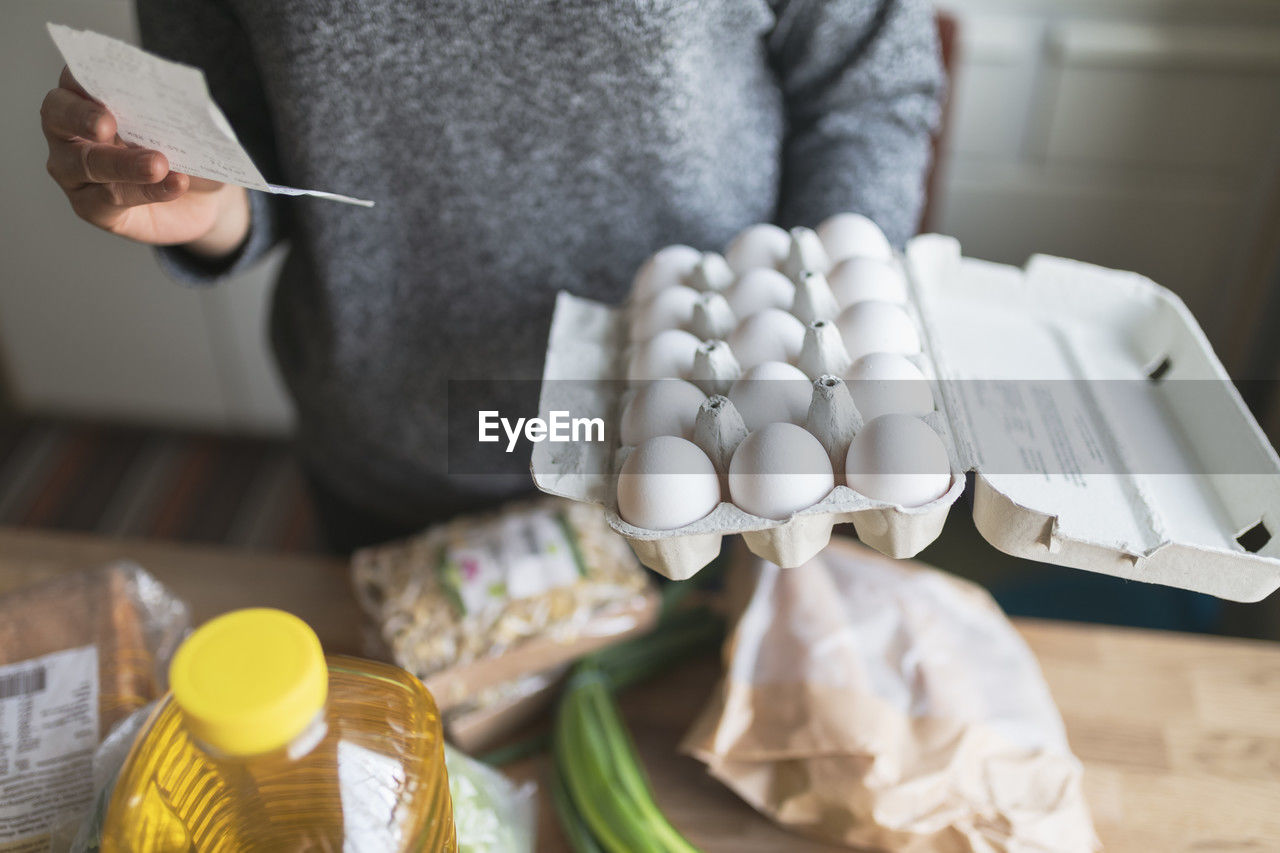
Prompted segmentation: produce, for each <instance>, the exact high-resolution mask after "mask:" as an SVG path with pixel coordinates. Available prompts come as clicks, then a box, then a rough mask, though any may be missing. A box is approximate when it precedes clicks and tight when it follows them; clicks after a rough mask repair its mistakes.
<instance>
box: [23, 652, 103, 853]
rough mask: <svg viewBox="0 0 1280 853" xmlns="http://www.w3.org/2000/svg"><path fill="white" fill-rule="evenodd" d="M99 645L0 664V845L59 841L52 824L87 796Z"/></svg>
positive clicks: (40, 845) (77, 809)
mask: <svg viewBox="0 0 1280 853" xmlns="http://www.w3.org/2000/svg"><path fill="white" fill-rule="evenodd" d="M97 745H98V648H97V646H92V645H90V646H81V647H79V648H75V649H63V650H62V651H60V652H53V653H51V654H47V655H41V656H40V657H35V658H28V659H27V660H23V661H17V662H15V663H11V664H6V665H0V853H8V851H14V853H17V851H24V853H25V852H26V851H36V850H53V849H55V848H57V849H65V845H62V846H61V847H59V846H58V845H56V844H54V843H53V841H52V836H51V834H50V833H51V832H52V830H53V828H54V827H55V826H56V825H57V824H58V822H59V821H65V820H67V819H68V817H69V816H73V817H74V819H75V820H77V821H78V820H79V817H80V816H81V815H83V814H84V813H85V812H87V811H88V809H89V804H90V803H91V802H92V801H93V750H94V748H95V747H96V746H97Z"/></svg>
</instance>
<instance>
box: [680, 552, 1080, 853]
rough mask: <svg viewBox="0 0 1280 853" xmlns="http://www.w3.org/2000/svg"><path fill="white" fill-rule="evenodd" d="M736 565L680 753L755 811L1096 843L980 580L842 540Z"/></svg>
mask: <svg viewBox="0 0 1280 853" xmlns="http://www.w3.org/2000/svg"><path fill="white" fill-rule="evenodd" d="M733 569H734V571H732V572H731V582H732V583H733V584H734V586H735V587H736V590H735V589H731V590H730V593H731V595H730V597H731V599H733V598H736V599H737V600H738V603H739V605H740V611H739V612H740V615H739V617H738V619H737V623H736V625H735V627H734V629H733V632H732V634H731V636H730V638H729V641H728V643H727V644H726V647H725V655H726V658H727V660H726V674H725V677H724V680H723V681H722V683H721V685H720V687H719V689H718V690H717V692H716V695H715V697H714V698H713V699H712V701H711V703H710V704H709V706H708V707H707V708H706V709H705V711H704V712H703V714H702V716H701V717H700V718H699V720H698V721H697V722H696V723H695V725H694V727H693V729H692V730H691V731H690V732H689V733H688V735H687V736H686V737H685V741H684V743H683V745H682V748H683V749H684V751H686V752H688V753H689V754H691V755H693V756H694V757H696V758H698V759H699V760H701V761H703V762H704V763H706V765H707V767H708V769H709V771H710V772H711V773H712V775H714V776H715V777H717V778H718V779H720V780H721V781H722V782H724V783H725V784H726V785H727V786H728V787H729V788H731V789H732V790H733V791H735V792H736V793H737V794H738V795H739V796H740V797H742V798H743V799H745V800H746V801H747V802H748V803H750V804H751V805H752V806H753V807H755V808H756V809H757V810H759V811H761V812H762V813H764V814H766V815H768V816H769V817H771V818H773V819H774V820H776V821H777V822H779V823H780V824H783V825H785V826H789V827H792V828H794V829H796V830H797V831H800V832H803V833H805V834H808V835H812V836H815V837H818V838H821V839H823V840H826V841H831V842H836V843H843V844H848V845H853V846H859V847H869V848H875V849H884V850H894V851H948V853H950V851H982V853H986V851H993V853H994V852H995V851H1063V852H1064V853H1066V851H1071V853H1079V851H1091V850H1095V849H1098V847H1099V844H1098V841H1097V837H1096V835H1095V834H1094V831H1093V825H1092V821H1091V820H1090V817H1089V812H1088V807H1087V805H1086V803H1085V799H1084V794H1083V792H1082V789H1081V773H1082V768H1081V766H1080V763H1079V761H1077V760H1076V758H1075V757H1074V756H1073V755H1072V754H1071V751H1070V749H1069V747H1068V745H1067V740H1066V734H1065V731H1064V729H1063V725H1062V720H1061V717H1060V716H1059V715H1058V711H1057V708H1056V707H1055V706H1054V704H1053V699H1052V698H1051V696H1050V695H1049V690H1048V687H1047V686H1046V685H1045V682H1044V679H1043V677H1042V675H1041V674H1040V669H1039V666H1038V665H1037V663H1036V660H1035V658H1034V656H1033V655H1032V654H1031V651H1030V650H1029V649H1028V648H1027V646H1026V645H1025V643H1024V642H1023V641H1022V638H1021V637H1020V636H1019V635H1018V633H1017V632H1016V631H1015V630H1014V628H1013V626H1012V625H1011V624H1010V623H1009V621H1008V619H1006V618H1005V616H1004V614H1003V613H1002V612H1001V611H1000V609H999V608H998V607H997V606H996V604H995V602H994V601H993V600H992V599H991V598H990V597H989V596H988V595H987V594H986V592H984V591H983V590H981V589H980V588H978V587H976V586H974V585H973V584H970V583H967V582H964V581H960V580H957V579H955V578H952V577H950V576H948V575H945V574H943V573H942V572H939V571H936V570H933V569H929V568H927V567H924V566H922V565H920V564H914V563H908V562H900V561H894V560H890V559H888V558H885V557H883V556H880V555H878V554H875V553H873V552H872V551H870V550H869V549H866V548H864V547H862V546H860V545H856V544H853V543H851V542H848V541H840V540H833V541H832V545H831V546H830V547H828V548H827V549H826V551H824V552H823V553H822V554H821V555H820V556H819V557H818V558H816V559H814V560H813V561H811V562H809V563H807V564H805V565H803V566H801V567H799V568H795V569H779V568H778V567H777V566H774V565H773V564H771V563H767V562H765V561H763V560H759V559H758V558H754V557H746V558H745V559H743V560H740V561H739V562H738V564H737V565H736V566H734V567H733Z"/></svg>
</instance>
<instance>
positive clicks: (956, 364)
mask: <svg viewBox="0 0 1280 853" xmlns="http://www.w3.org/2000/svg"><path fill="white" fill-rule="evenodd" d="M900 260H901V262H902V263H903V265H904V269H905V271H906V273H907V278H908V282H909V285H910V294H911V300H910V306H909V309H908V310H909V313H912V314H913V318H914V319H915V321H916V323H917V325H918V327H919V329H920V331H921V340H922V348H923V353H922V355H921V357H920V358H919V359H917V360H916V363H917V366H919V367H921V369H922V370H923V372H924V373H925V375H926V376H927V377H928V378H929V379H930V380H931V382H933V384H934V399H935V404H936V406H937V410H936V411H935V412H933V413H932V414H931V415H928V416H926V417H925V418H924V420H925V421H926V422H927V423H929V425H930V426H931V427H933V428H934V430H935V431H937V432H938V433H939V434H940V435H941V436H942V437H943V439H944V442H945V443H946V445H947V447H948V453H949V454H950V456H951V460H952V479H951V488H950V489H949V490H948V491H947V493H946V494H945V495H943V496H942V497H940V498H938V499H937V500H935V501H932V502H931V503H928V504H925V505H923V506H919V507H909V508H907V507H900V506H894V505H891V504H886V503H884V502H880V501H874V500H871V499H869V498H866V497H865V496H862V495H859V494H857V493H856V492H854V491H852V490H851V489H849V488H848V487H846V486H843V485H838V486H837V487H836V488H835V489H834V490H833V491H832V492H831V493H830V494H829V495H828V496H827V497H826V498H825V499H824V500H822V501H821V502H820V503H818V504H816V505H814V506H811V507H809V508H807V509H805V510H802V511H800V512H798V513H796V514H795V515H793V516H791V517H790V518H788V519H785V520H781V521H775V520H770V519H764V518H759V517H756V516H752V515H749V514H748V513H746V512H743V511H742V510H741V509H739V508H738V507H736V506H734V505H733V504H731V503H728V502H727V500H726V501H725V502H722V503H721V504H720V505H719V506H718V507H717V508H716V509H715V510H714V511H713V512H712V513H711V514H710V515H708V516H706V517H704V518H702V519H700V520H698V521H696V522H694V523H692V524H689V525H687V526H685V527H682V528H679V529H676V530H662V531H656V530H646V529H642V528H638V527H635V526H633V525H630V524H628V523H627V522H625V521H624V520H622V519H621V518H620V517H619V516H618V515H617V512H616V509H617V507H616V498H615V489H616V476H617V470H618V468H619V467H620V459H621V458H622V457H623V456H625V452H626V450H625V449H623V448H620V447H619V446H618V436H617V424H618V420H619V414H620V411H621V406H622V404H623V400H624V397H625V385H626V384H625V383H624V382H619V381H617V380H618V379H619V378H620V377H624V376H625V375H626V350H627V348H628V342H627V333H626V328H627V324H626V322H625V309H623V308H617V307H612V306H608V305H604V304H601V303H598V302H593V301H590V300H585V299H581V298H578V297H575V296H572V295H570V294H568V293H561V294H560V295H559V298H558V301H557V304H556V311H555V316H554V319H553V322H552V327H551V332H550V338H549V343H548V351H547V360H546V366H545V369H544V374H543V378H544V384H543V393H542V400H541V406H540V408H541V411H542V412H543V413H544V415H545V413H547V412H549V411H553V410H567V411H570V412H572V413H573V415H574V416H575V417H578V416H587V417H601V418H603V420H604V422H605V424H606V436H605V439H606V440H605V441H604V442H582V443H575V444H553V443H549V442H544V443H540V444H537V445H535V446H534V452H533V463H532V470H533V476H534V480H535V482H536V484H537V485H538V487H539V488H540V489H542V490H543V491H546V492H549V493H551V494H557V495H562V496H564V497H568V498H572V499H575V500H581V501H588V502H591V503H596V504H600V505H602V506H604V507H606V509H607V510H608V518H609V523H610V525H611V526H612V527H613V528H614V529H615V530H617V531H618V532H619V533H621V534H622V535H623V536H625V537H626V538H627V539H628V541H629V542H630V543H631V545H632V547H633V548H634V550H635V551H636V554H637V555H638V556H639V558H640V559H641V561H642V562H644V563H645V565H647V566H649V567H650V568H653V569H654V570H656V571H658V572H659V573H661V574H663V575H666V576H667V577H669V578H672V579H676V580H680V579H684V578H688V577H690V576H692V575H693V574H695V573H696V572H697V571H698V570H699V569H700V568H702V566H704V565H706V564H707V563H708V562H709V561H710V560H711V559H713V558H714V557H715V556H716V555H717V554H718V553H719V551H720V546H721V540H722V538H723V537H724V536H725V535H729V534H736V533H740V534H742V535H743V539H744V541H745V543H746V544H747V546H748V547H749V548H750V549H751V550H752V551H753V552H754V553H755V554H757V555H759V556H761V557H763V558H765V559H767V560H770V561H771V562H774V563H776V564H778V565H780V566H782V567H793V566H796V565H799V564H801V563H803V562H805V561H807V560H808V559H810V558H811V557H812V556H814V555H815V554H816V553H817V552H819V551H820V550H822V548H823V547H825V546H826V544H827V542H828V540H829V538H830V535H831V529H832V526H833V525H835V524H837V523H844V522H849V523H852V524H853V525H854V527H855V528H856V530H857V532H858V536H859V538H861V539H862V540H863V541H864V542H865V543H867V544H868V545H870V546H872V547H874V548H876V549H877V550H879V551H881V552H882V553H884V554H886V555H889V556H892V557H907V556H912V555H914V554H916V553H918V552H919V551H920V550H922V549H923V548H924V547H925V546H927V545H928V544H929V543H931V542H932V541H933V540H934V539H935V538H937V536H938V534H939V533H940V532H941V530H942V526H943V523H944V522H945V520H946V516H947V513H948V512H949V511H950V508H951V505H952V504H953V503H954V502H955V501H956V499H957V498H958V497H959V496H960V493H961V491H962V490H963V489H964V484H965V477H964V473H965V472H973V473H974V475H975V477H974V481H975V490H974V509H973V512H974V518H975V522H976V525H977V527H978V530H979V532H980V533H981V534H982V535H983V536H984V537H985V538H986V539H987V540H988V541H989V542H991V543H992V544H993V545H994V546H995V547H997V548H998V549H1000V550H1001V551H1004V552H1006V553H1010V554H1013V555H1015V556H1021V557H1026V558H1029V559H1034V560H1040V561H1043V562H1050V563H1055V564H1059V565H1064V566H1071V567H1074V568H1080V569H1085V570H1090V571H1096V572H1101V573H1105V574H1110V575H1115V576H1118V577H1123V578H1128V579H1132V580H1142V581H1147V582H1153V583H1160V584H1165V585H1169V586H1175V587H1180V588H1185V589H1190V590H1196V591H1199V592H1205V593H1209V594H1212V595H1216V596H1219V597H1222V598H1228V599H1232V600H1237V601H1256V600H1259V599H1261V598H1263V597H1265V596H1266V595H1268V594H1270V593H1271V592H1272V591H1274V590H1275V589H1276V587H1277V586H1280V536H1276V535H1273V534H1275V533H1280V460H1277V457H1276V454H1275V451H1274V450H1273V449H1272V447H1271V445H1270V443H1269V442H1268V441H1267V439H1266V438H1265V436H1264V435H1263V434H1262V432H1261V430H1260V429H1259V427H1258V426H1257V423H1256V422H1255V421H1254V419H1253V417H1252V416H1251V415H1250V413H1249V412H1248V410H1247V408H1246V407H1245V406H1244V404H1243V401H1242V400H1241V399H1240V397H1239V395H1238V393H1236V391H1235V388H1234V387H1233V386H1232V385H1231V383H1230V380H1229V378H1228V377H1227V374H1226V371H1225V370H1224V369H1223V367H1222V365H1221V363H1220V362H1219V361H1218V360H1217V358H1216V356H1214V354H1213V351H1212V348H1211V347H1210V346H1209V344H1208V341H1207V340H1206V339H1205V337H1204V334H1203V333H1202V332H1201V330H1200V328H1199V327H1198V325H1197V324H1196V322H1195V320H1194V319H1193V318H1192V317H1191V315H1190V313H1189V312H1188V311H1187V309H1186V308H1185V306H1184V305H1183V304H1182V302H1181V301H1180V300H1179V299H1178V298H1177V297H1176V296H1174V295H1173V294H1172V293H1170V292H1169V291H1167V290H1165V289H1164V288H1161V287H1159V286H1158V285H1156V284H1155V283H1153V282H1151V281H1150V280H1148V279H1146V278H1144V277H1142V276H1139V275H1137V274H1134V273H1128V272H1120V271H1116V270H1108V269H1104V268H1101V267H1096V266H1093V265H1089V264H1084V263H1080V262H1076V261H1070V260H1066V259H1062V258H1053V257H1049V256H1036V257H1034V258H1032V259H1031V261H1030V262H1029V263H1028V264H1027V266H1026V268H1025V269H1021V268H1018V267H1012V266H1007V265H1001V264H992V263H988V262H984V261H978V260H973V259H968V258H964V257H962V255H961V252H960V246H959V244H958V242H957V241H955V240H954V239H952V238H949V237H943V236H940V235H924V236H921V237H917V238H915V239H914V240H912V241H911V242H910V243H909V244H908V246H907V248H906V251H905V253H904V255H903V257H902V258H901V259H900ZM1166 379H1203V380H1210V382H1208V383H1207V384H1205V385H1204V386H1203V388H1202V389H1201V390H1200V391H1198V393H1197V394H1196V395H1195V397H1194V404H1192V403H1189V402H1187V400H1186V399H1185V398H1186V397H1187V395H1185V394H1183V395H1179V394H1177V393H1174V391H1173V390H1170V389H1172V388H1173V386H1174V385H1176V384H1177V383H1165V382H1162V380H1166ZM561 380H577V381H573V382H565V381H561ZM1097 380H1120V382H1118V383H1111V384H1110V385H1109V383H1108V382H1106V381H1101V382H1099V381H1097ZM999 382H1005V383H1006V384H1005V385H1003V386H1000V387H999V388H998V389H995V386H993V385H992V383H999ZM1037 383H1040V384H1037ZM1112 386H1114V387H1117V388H1121V389H1123V390H1124V397H1123V399H1108V394H1109V393H1110V392H1109V387H1112ZM1135 388H1136V389H1140V390H1141V393H1137V394H1135V393H1134V389H1135ZM993 389H995V390H993ZM1020 394H1021V395H1024V397H1025V395H1031V396H1032V397H1033V398H1035V397H1037V395H1048V396H1049V397H1051V398H1052V399H1051V403H1052V405H1049V406H1047V407H1042V410H1037V409H1036V408H1035V406H1028V400H1027V399H1025V398H1019V396H1018V395H1020ZM1206 401H1207V402H1206ZM1121 410H1123V412H1122V411H1121ZM1028 413H1030V414H1028ZM1153 447H1154V448H1157V449H1159V451H1160V452H1162V453H1165V454H1167V455H1168V456H1169V457H1170V458H1172V459H1173V460H1174V462H1175V463H1176V464H1175V465H1173V466H1172V467H1170V468H1169V469H1168V471H1171V472H1172V473H1169V472H1166V470H1165V469H1161V468H1159V467H1156V468H1150V467H1149V466H1147V464H1146V463H1147V460H1148V458H1149V456H1150V453H1151V452H1152V450H1151V448H1153ZM1222 447H1231V448H1233V450H1232V452H1233V453H1234V454H1235V456H1234V459H1235V460H1236V462H1235V463H1234V464H1233V465H1232V466H1228V468H1229V470H1215V468H1214V463H1213V461H1212V460H1213V459H1214V457H1215V451H1216V449H1217V448H1222ZM1011 452H1012V453H1015V454H1022V455H1024V456H1028V455H1029V456H1031V457H1035V456H1036V455H1037V454H1039V455H1041V456H1046V457H1051V458H1053V459H1054V461H1055V466H1051V467H1050V469H1049V470H1046V471H1044V472H1039V473H1036V472H1028V471H1011V470H1009V468H1008V466H1007V465H1003V464H1001V463H1000V461H999V460H1001V459H1005V458H1007V455H1008V454H1009V453H1011ZM1090 454H1093V455H1095V456H1100V457H1102V458H1103V459H1104V461H1105V465H1103V466H1102V467H1104V468H1105V469H1106V472H1105V473H1098V472H1097V471H1098V469H1097V466H1095V467H1094V468H1092V469H1091V468H1089V466H1088V465H1087V464H1084V465H1082V467H1081V470H1080V471H1073V470H1070V468H1071V465H1072V464H1074V460H1076V458H1077V457H1083V456H1088V455H1090ZM1241 458H1244V459H1247V460H1248V465H1247V469H1245V470H1242V469H1241V468H1240V464H1239V461H1238V460H1239V459H1241ZM1059 467H1060V468H1061V470H1058V468H1059ZM726 498H727V495H726Z"/></svg>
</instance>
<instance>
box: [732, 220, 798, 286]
mask: <svg viewBox="0 0 1280 853" xmlns="http://www.w3.org/2000/svg"><path fill="white" fill-rule="evenodd" d="M790 248H791V235H789V234H788V233H787V232H786V231H783V230H782V229H781V228H779V227H778V226H777V225H768V224H764V223H762V224H760V225H751V226H749V227H747V228H744V229H742V230H741V231H739V232H738V236H736V237H734V238H733V239H732V240H730V241H729V245H728V246H726V247H725V250H724V259H725V260H726V261H728V262H729V268H730V269H732V270H733V271H734V272H735V273H737V274H738V275H742V274H743V273H745V272H747V271H749V270H754V269H760V268H766V269H777V268H778V267H780V266H782V262H783V261H785V260H786V259H787V251H788V249H790Z"/></svg>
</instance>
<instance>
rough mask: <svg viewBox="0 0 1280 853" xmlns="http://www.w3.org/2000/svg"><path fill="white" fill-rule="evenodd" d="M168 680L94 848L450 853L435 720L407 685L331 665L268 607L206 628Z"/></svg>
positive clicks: (360, 668)
mask: <svg viewBox="0 0 1280 853" xmlns="http://www.w3.org/2000/svg"><path fill="white" fill-rule="evenodd" d="M169 675H170V677H169V680H170V688H171V692H170V693H169V695H167V696H166V697H165V698H164V699H163V700H161V702H160V704H159V706H158V707H157V709H156V711H155V713H154V714H153V715H152V717H151V719H150V721H149V722H148V724H147V728H146V729H145V730H144V731H143V733H142V734H141V735H139V737H138V740H137V741H136V742H135V743H134V746H133V750H132V752H131V753H130V754H129V757H128V759H126V761H125V764H124V766H123V767H122V768H121V771H120V775H119V777H118V779H117V781H116V786H115V790H114V791H113V792H112V794H111V802H110V805H109V807H108V810H107V815H106V820H105V822H104V826H103V831H102V839H101V849H102V850H103V851H108V853H110V851H128V853H167V851H183V853H187V851H197V853H205V851H210V853H213V851H227V853H232V851H234V853H249V852H250V851H294V850H297V851H301V850H321V851H377V853H395V851H402V850H423V851H450V853H451V852H452V851H455V850H456V847H457V842H456V839H455V834H454V824H453V807H452V804H451V803H450V800H449V784H448V777H447V776H446V773H445V766H444V751H443V739H442V734H441V726H440V718H439V714H438V713H437V710H436V706H435V702H434V701H433V700H432V698H431V694H429V693H428V692H427V691H426V689H425V688H424V687H423V686H422V684H421V683H420V682H418V681H417V679H415V678H414V677H413V676H411V675H409V674H408V673H406V672H404V671H403V670H400V669H397V668H395V667H392V666H387V665H385V664H379V663H373V662H371V661H364V660H358V659H356V658H346V657H330V658H328V659H327V660H326V658H325V657H324V654H323V652H322V651H321V649H320V641H319V639H318V638H317V637H316V635H315V633H314V632H313V631H312V630H311V629H310V628H309V627H308V626H307V624H306V623H305V622H303V621H302V620H301V619H299V618H297V617H296V616H292V615H290V614H288V613H285V612H283V611H280V610H270V609H262V608H255V609H250V610H238V611H235V612H232V613H228V614H225V615H223V616H219V617H217V618H215V619H213V620H211V621H209V622H208V623H206V624H205V625H203V626H202V627H201V628H199V629H198V630H197V631H195V632H194V633H193V634H192V635H191V636H190V637H189V638H188V639H187V640H186V642H185V643H183V644H182V646H181V648H179V649H178V652H177V654H176V655H175V656H174V659H173V664H172V666H171V667H170V673H169Z"/></svg>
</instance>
